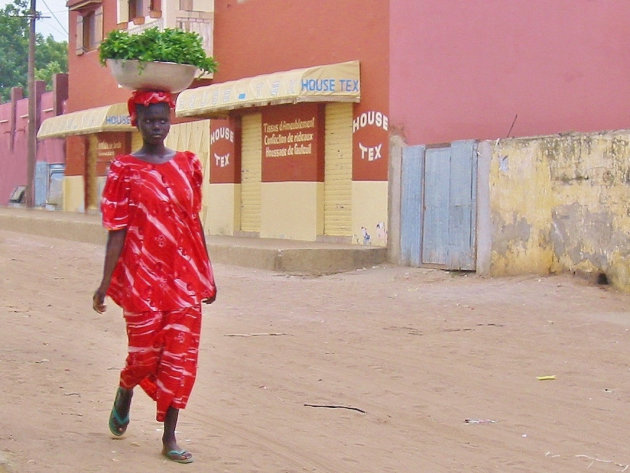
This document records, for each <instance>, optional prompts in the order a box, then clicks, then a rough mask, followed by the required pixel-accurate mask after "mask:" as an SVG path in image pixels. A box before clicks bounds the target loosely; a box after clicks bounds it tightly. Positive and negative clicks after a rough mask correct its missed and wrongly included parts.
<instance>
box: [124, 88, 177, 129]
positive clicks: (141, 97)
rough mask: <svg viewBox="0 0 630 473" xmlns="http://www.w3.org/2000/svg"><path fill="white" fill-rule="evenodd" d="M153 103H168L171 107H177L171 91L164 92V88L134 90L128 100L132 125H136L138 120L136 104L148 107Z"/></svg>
mask: <svg viewBox="0 0 630 473" xmlns="http://www.w3.org/2000/svg"><path fill="white" fill-rule="evenodd" d="M152 103H166V104H168V106H169V107H170V108H171V109H174V108H175V101H174V100H173V96H172V95H171V94H170V92H164V91H162V90H134V91H133V92H132V93H131V97H130V98H129V100H128V101H127V108H128V109H129V117H130V118H131V125H132V126H136V123H137V120H138V114H137V113H136V105H143V106H145V107H148V106H149V105H151V104H152Z"/></svg>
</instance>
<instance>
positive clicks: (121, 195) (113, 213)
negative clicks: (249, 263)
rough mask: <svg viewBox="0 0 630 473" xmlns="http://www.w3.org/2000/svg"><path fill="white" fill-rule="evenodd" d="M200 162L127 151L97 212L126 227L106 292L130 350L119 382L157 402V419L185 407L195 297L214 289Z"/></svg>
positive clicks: (197, 310)
mask: <svg viewBox="0 0 630 473" xmlns="http://www.w3.org/2000/svg"><path fill="white" fill-rule="evenodd" d="M202 180H203V174H202V170H201V163H200V162H199V159H198V158H197V157H196V156H195V155H194V154H193V153H190V152H177V153H176V154H175V156H174V157H173V158H172V159H171V160H169V161H167V162H165V163H162V164H153V163H149V162H146V161H143V160H141V159H139V158H136V157H134V156H132V155H123V156H118V157H117V158H116V160H114V161H113V162H112V164H111V166H110V170H109V173H108V175H107V182H106V184H105V188H104V190H103V198H102V202H101V211H102V214H103V225H104V226H105V228H107V229H108V230H121V229H124V228H126V229H127V233H126V236H125V241H124V245H123V248H122V251H121V254H120V258H119V259H118V262H117V263H116V268H115V269H114V273H113V275H112V279H111V283H110V286H109V288H108V291H107V295H108V296H110V297H111V298H112V300H113V301H114V302H116V304H118V305H119V306H121V307H122V308H123V312H124V316H125V321H126V323H127V335H128V337H129V353H128V356H127V362H126V366H125V368H124V369H123V371H122V372H121V379H120V385H121V386H122V387H124V388H126V389H130V388H133V387H134V386H136V385H138V384H140V386H141V387H142V388H143V389H144V390H145V391H146V392H147V394H149V396H151V397H152V398H153V399H154V400H156V401H157V416H156V417H157V419H158V420H159V421H163V420H164V415H165V413H166V410H168V408H169V407H170V406H173V407H174V408H177V409H181V408H184V407H185V406H186V402H187V400H188V396H189V395H190V391H191V390H192V386H193V384H194V381H195V376H196V368H197V352H198V346H199V333H200V328H201V301H202V300H204V299H206V298H212V297H214V296H215V294H216V287H215V283H214V275H213V272H212V267H211V264H210V260H209V258H208V254H207V250H206V246H205V242H204V239H203V234H202V231H203V230H202V228H201V224H200V221H199V218H198V214H199V211H200V210H201V184H202Z"/></svg>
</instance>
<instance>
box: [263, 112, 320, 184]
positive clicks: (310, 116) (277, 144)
mask: <svg viewBox="0 0 630 473" xmlns="http://www.w3.org/2000/svg"><path fill="white" fill-rule="evenodd" d="M320 115H321V107H320V106H318V105H317V104H299V105H289V106H283V107H275V108H273V109H268V110H265V111H263V114H262V156H263V169H262V178H263V181H266V182H269V181H272V182H273V181H275V182H278V181H316V180H320V178H321V179H323V166H322V163H323V152H322V151H323V149H322V145H323V139H321V133H322V131H321V128H322V126H321V123H322V121H321V117H320ZM320 168H321V169H320Z"/></svg>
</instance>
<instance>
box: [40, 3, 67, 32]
mask: <svg viewBox="0 0 630 473" xmlns="http://www.w3.org/2000/svg"><path fill="white" fill-rule="evenodd" d="M42 3H43V4H44V6H45V7H46V9H47V10H48V13H50V14H51V15H52V17H53V18H54V19H55V21H56V22H57V23H58V24H59V26H60V27H61V30H62V31H63V32H64V33H65V34H66V35H67V34H68V30H67V29H66V27H65V26H64V25H63V24H62V23H61V22H60V21H59V18H57V15H56V12H53V11H52V10H51V8H50V7H49V6H48V4H47V3H46V0H42Z"/></svg>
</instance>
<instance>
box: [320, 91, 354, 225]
mask: <svg viewBox="0 0 630 473" xmlns="http://www.w3.org/2000/svg"><path fill="white" fill-rule="evenodd" d="M325 135H326V138H325V143H326V145H325V165H324V173H325V177H324V235H331V236H352V104H351V103H334V104H328V105H326V130H325Z"/></svg>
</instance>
